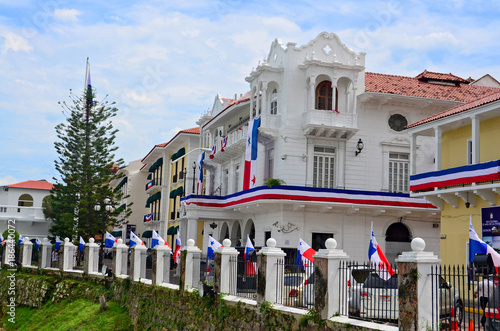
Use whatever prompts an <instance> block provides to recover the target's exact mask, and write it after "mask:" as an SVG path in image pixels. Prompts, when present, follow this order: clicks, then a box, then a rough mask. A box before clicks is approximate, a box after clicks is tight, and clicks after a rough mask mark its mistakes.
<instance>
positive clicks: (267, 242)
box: [266, 238, 276, 247]
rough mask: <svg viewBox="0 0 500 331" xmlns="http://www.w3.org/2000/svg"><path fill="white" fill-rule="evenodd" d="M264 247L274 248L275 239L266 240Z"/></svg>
mask: <svg viewBox="0 0 500 331" xmlns="http://www.w3.org/2000/svg"><path fill="white" fill-rule="evenodd" d="M266 246H267V247H276V239H274V238H269V239H267V241H266Z"/></svg>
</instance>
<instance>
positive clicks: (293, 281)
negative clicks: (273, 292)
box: [284, 275, 304, 286]
mask: <svg viewBox="0 0 500 331" xmlns="http://www.w3.org/2000/svg"><path fill="white" fill-rule="evenodd" d="M303 279H304V278H303V277H302V276H299V275H293V276H285V281H284V285H285V286H299V285H301V284H302V280H303Z"/></svg>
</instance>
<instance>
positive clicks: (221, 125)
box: [178, 32, 492, 261]
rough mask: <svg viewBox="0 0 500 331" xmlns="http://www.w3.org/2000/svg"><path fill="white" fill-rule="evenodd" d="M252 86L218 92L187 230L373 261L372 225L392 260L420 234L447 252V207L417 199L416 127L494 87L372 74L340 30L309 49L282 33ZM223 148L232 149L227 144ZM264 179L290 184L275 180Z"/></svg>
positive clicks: (431, 76) (422, 146) (426, 141)
mask: <svg viewBox="0 0 500 331" xmlns="http://www.w3.org/2000/svg"><path fill="white" fill-rule="evenodd" d="M246 81H247V82H248V83H249V85H250V86H249V87H250V92H247V93H246V94H245V95H241V96H240V97H239V98H236V99H225V98H221V97H220V96H217V97H216V98H215V102H214V105H213V108H212V110H211V111H210V112H209V113H207V114H204V115H203V116H202V117H201V118H200V120H199V122H198V124H199V125H200V132H201V143H200V147H202V148H207V147H208V148H213V147H215V148H214V150H215V153H213V155H212V156H213V158H209V157H208V154H209V153H206V154H207V155H206V157H205V162H204V166H203V169H204V172H205V176H204V181H205V189H204V194H203V195H190V196H187V197H186V198H185V200H184V203H183V204H182V207H181V213H180V215H179V219H178V220H179V221H180V229H181V237H182V239H183V240H185V239H186V238H194V239H196V238H197V235H196V234H198V233H199V226H200V224H201V225H202V226H203V243H201V242H199V240H198V242H197V245H198V246H199V247H203V249H204V251H206V248H207V238H208V235H209V234H212V235H213V236H214V237H215V238H216V239H219V240H220V241H222V239H224V238H230V239H231V241H232V242H233V245H236V246H238V245H240V246H244V245H245V242H246V237H247V235H249V236H250V238H251V239H252V240H254V244H255V245H256V246H263V245H265V241H266V239H267V238H269V237H273V238H275V239H276V240H277V242H278V245H279V246H281V247H283V248H290V249H291V250H296V247H297V244H298V241H299V237H301V238H302V239H303V240H305V241H306V242H307V243H309V244H310V245H311V246H312V247H313V248H314V249H316V250H317V249H319V248H323V244H324V241H325V240H326V239H327V238H328V237H334V238H335V239H336V240H337V242H338V243H339V246H340V248H342V249H343V250H344V251H346V252H347V254H349V256H350V257H351V258H353V259H356V260H367V251H368V244H369V241H370V227H371V223H372V222H373V228H374V232H375V235H376V237H377V239H378V242H379V244H380V245H381V247H382V248H383V250H384V251H385V252H386V255H387V257H388V258H389V259H390V260H391V261H394V258H395V257H396V255H397V254H398V253H401V252H402V251H404V250H408V249H410V246H409V245H410V241H411V239H412V238H414V237H422V238H423V239H424V240H425V241H426V243H427V246H426V250H429V251H433V252H435V253H439V240H440V239H439V235H440V229H439V220H440V211H439V210H438V209H437V208H436V207H434V206H433V205H431V204H430V203H428V202H427V201H425V200H423V199H415V198H410V197H409V194H408V192H409V167H410V164H409V162H410V159H409V155H410V150H411V146H410V145H411V142H410V139H409V138H408V136H407V134H406V132H405V131H404V130H403V129H404V127H405V126H406V125H407V124H408V123H413V122H416V121H418V120H419V119H422V118H426V117H428V116H430V115H432V114H435V113H437V112H439V111H442V110H445V109H448V108H451V107H453V106H455V105H458V104H461V103H464V102H466V101H469V100H471V99H474V98H477V97H478V96H480V95H484V94H486V93H491V89H492V88H491V87H485V86H479V85H470V84H469V83H470V82H469V81H467V80H464V79H462V78H460V77H457V76H454V75H451V74H439V73H433V72H428V71H424V72H422V73H421V74H420V75H418V76H416V77H403V76H395V75H386V74H376V73H369V72H365V53H355V52H353V51H352V50H350V49H349V48H348V47H347V46H346V45H344V44H343V43H342V42H341V41H340V40H339V38H338V36H337V35H335V34H333V33H326V32H323V33H321V34H319V35H318V36H317V37H316V38H315V39H314V40H312V41H311V42H309V43H308V44H307V45H303V46H297V45H296V44H295V43H287V44H286V45H284V44H282V43H281V42H280V41H279V40H275V41H274V42H273V43H272V45H271V49H270V51H269V54H268V56H267V58H266V59H264V61H262V62H261V63H259V65H258V66H257V67H256V68H255V69H254V70H252V72H251V73H250V75H249V76H248V77H247V78H246ZM259 117H260V119H261V124H260V128H259V133H258V153H257V155H258V156H257V172H256V178H255V180H256V183H255V188H252V189H250V190H247V191H243V177H244V167H245V166H244V165H245V149H246V142H247V128H248V123H249V121H251V120H253V119H254V118H259ZM415 143H416V144H417V146H416V149H417V154H418V155H417V161H418V164H417V165H416V166H417V167H418V168H419V171H420V172H422V171H429V170H432V169H433V157H434V152H433V149H434V143H433V138H432V137H431V138H425V137H422V138H419V139H418V140H417V141H416V142H415ZM221 144H224V146H225V147H224V151H221V146H222V145H221ZM266 178H274V179H280V180H283V181H284V182H285V185H281V186H273V187H268V186H266V185H265V182H266V181H265V179H266Z"/></svg>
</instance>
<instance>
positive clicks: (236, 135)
mask: <svg viewBox="0 0 500 331" xmlns="http://www.w3.org/2000/svg"><path fill="white" fill-rule="evenodd" d="M247 131H248V125H247V126H241V127H239V128H238V129H236V130H234V131H231V132H229V133H228V135H227V142H226V146H225V147H224V152H222V140H223V139H224V137H217V138H215V142H214V144H215V147H216V153H215V156H214V158H213V159H211V160H212V161H214V162H217V163H222V162H226V161H227V160H228V159H231V158H233V157H235V156H238V155H241V154H242V153H244V151H245V141H246V139H247ZM210 147H211V146H210ZM208 155H209V153H208ZM208 155H205V160H207V159H208Z"/></svg>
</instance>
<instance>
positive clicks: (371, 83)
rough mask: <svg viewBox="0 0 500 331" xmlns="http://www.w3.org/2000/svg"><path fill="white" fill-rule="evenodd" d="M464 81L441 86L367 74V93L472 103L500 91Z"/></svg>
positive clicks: (424, 73)
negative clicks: (455, 84)
mask: <svg viewBox="0 0 500 331" xmlns="http://www.w3.org/2000/svg"><path fill="white" fill-rule="evenodd" d="M419 76H421V77H424V76H425V77H441V79H442V78H447V80H448V81H450V79H461V80H463V79H462V78H460V77H457V76H454V75H451V74H439V73H431V72H426V71H424V72H423V73H422V74H420V75H419ZM417 77H418V76H417ZM463 81H464V82H458V81H456V80H455V82H456V83H457V84H458V86H453V85H441V84H433V83H428V82H425V81H421V80H419V79H417V78H416V77H406V76H396V75H386V74H377V73H372V72H367V73H365V91H367V92H377V93H388V94H399V95H407V96H412V97H421V98H431V99H440V100H451V101H459V102H470V101H473V100H476V99H478V98H480V97H482V96H484V95H488V94H491V93H494V92H497V91H500V89H498V88H494V87H485V86H477V85H468V84H467V83H466V82H465V80H463Z"/></svg>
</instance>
